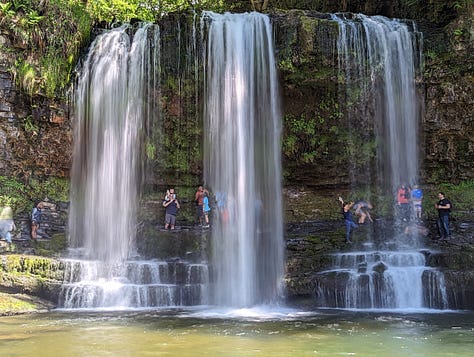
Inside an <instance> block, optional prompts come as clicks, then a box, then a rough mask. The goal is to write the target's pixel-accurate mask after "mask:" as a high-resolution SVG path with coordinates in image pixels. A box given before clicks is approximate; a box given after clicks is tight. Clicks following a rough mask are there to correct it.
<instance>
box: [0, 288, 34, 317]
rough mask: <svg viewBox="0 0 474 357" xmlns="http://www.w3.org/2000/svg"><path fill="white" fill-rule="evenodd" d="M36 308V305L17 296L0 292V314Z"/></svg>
mask: <svg viewBox="0 0 474 357" xmlns="http://www.w3.org/2000/svg"><path fill="white" fill-rule="evenodd" d="M34 310H36V305H35V304H34V303H33V302H31V301H29V300H25V299H19V298H18V297H17V296H14V295H13V296H12V295H9V294H4V293H0V314H11V313H20V312H25V311H34Z"/></svg>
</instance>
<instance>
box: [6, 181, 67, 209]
mask: <svg viewBox="0 0 474 357" xmlns="http://www.w3.org/2000/svg"><path fill="white" fill-rule="evenodd" d="M68 197H69V182H68V181H67V180H66V179H60V178H55V177H49V178H48V179H46V180H44V181H39V180H31V181H30V182H29V184H25V183H23V182H21V181H19V180H18V179H16V178H15V177H8V176H0V207H1V206H10V207H12V209H13V210H14V211H16V212H21V211H29V210H30V209H31V207H32V205H33V202H34V201H37V200H40V199H41V200H43V199H45V198H49V199H51V200H54V201H61V202H67V201H68V199H69V198H68Z"/></svg>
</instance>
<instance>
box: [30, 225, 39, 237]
mask: <svg viewBox="0 0 474 357" xmlns="http://www.w3.org/2000/svg"><path fill="white" fill-rule="evenodd" d="M37 230H38V225H37V224H36V222H32V223H31V238H32V239H36V231H37Z"/></svg>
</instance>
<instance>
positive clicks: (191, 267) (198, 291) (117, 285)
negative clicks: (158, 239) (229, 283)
mask: <svg viewBox="0 0 474 357" xmlns="http://www.w3.org/2000/svg"><path fill="white" fill-rule="evenodd" d="M65 264H66V268H65V280H64V283H63V285H62V287H61V293H60V300H59V304H58V305H59V307H61V308H66V309H78V308H89V309H90V308H149V307H167V306H191V305H203V304H207V286H208V283H209V281H208V280H209V272H208V268H207V265H206V264H193V263H188V262H184V261H155V260H151V261H126V262H125V263H123V264H116V265H113V266H110V267H109V270H111V271H114V273H115V274H114V275H115V277H114V278H113V279H110V278H109V277H100V272H101V271H102V270H103V268H104V266H103V265H104V263H103V262H100V261H86V260H73V259H70V260H66V261H65Z"/></svg>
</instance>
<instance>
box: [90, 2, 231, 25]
mask: <svg viewBox="0 0 474 357" xmlns="http://www.w3.org/2000/svg"><path fill="white" fill-rule="evenodd" d="M190 9H191V10H203V9H205V10H213V11H222V10H223V9H224V1H223V0H199V1H189V0H168V1H166V0H164V1H163V0H90V1H88V2H87V10H88V12H89V13H90V15H91V16H92V17H93V18H94V19H95V20H97V21H106V22H114V21H118V22H128V21H130V20H132V19H140V20H142V21H149V22H154V21H156V20H157V19H158V18H160V17H161V16H162V15H163V14H167V13H171V12H181V11H185V10H190Z"/></svg>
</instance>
